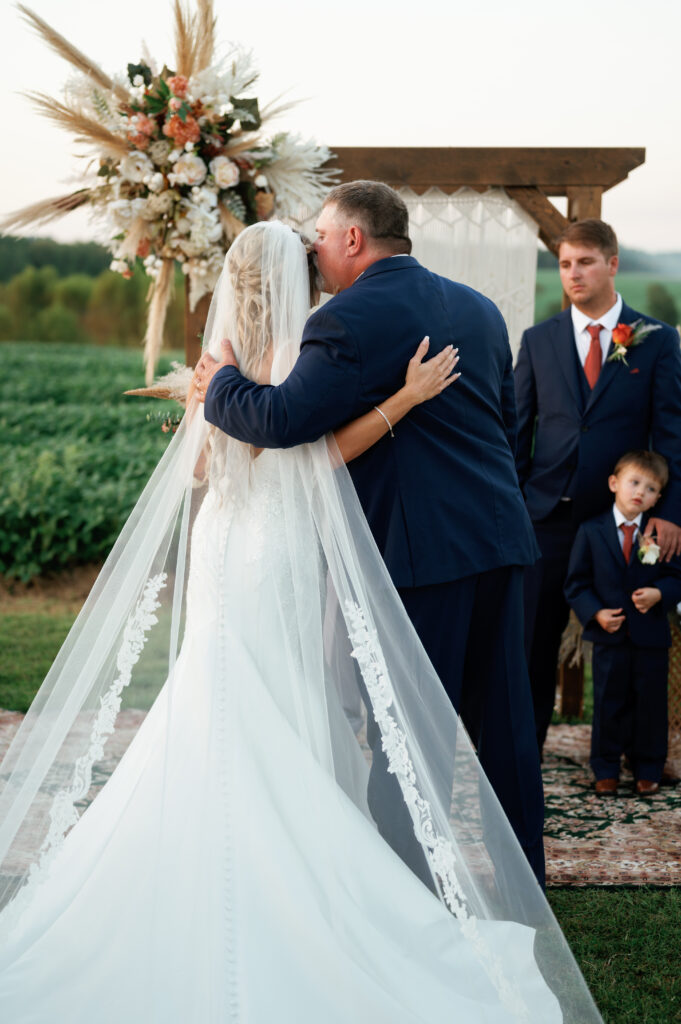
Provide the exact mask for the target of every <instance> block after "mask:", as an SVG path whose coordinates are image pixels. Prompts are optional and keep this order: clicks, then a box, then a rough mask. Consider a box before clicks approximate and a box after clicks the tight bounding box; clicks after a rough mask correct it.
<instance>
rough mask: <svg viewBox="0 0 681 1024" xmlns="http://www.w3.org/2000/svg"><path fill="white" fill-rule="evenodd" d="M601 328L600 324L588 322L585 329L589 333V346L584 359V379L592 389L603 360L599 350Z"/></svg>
mask: <svg viewBox="0 0 681 1024" xmlns="http://www.w3.org/2000/svg"><path fill="white" fill-rule="evenodd" d="M601 330H602V327H601V325H600V324H589V326H588V327H587V331H588V332H589V334H590V335H591V345H590V346H589V351H588V352H587V354H586V359H585V360H584V373H585V374H586V379H587V380H588V382H589V387H590V388H591V390H592V391H593V389H594V388H595V387H596V381H597V380H598V375H599V373H600V372H601V363H602V361H603V356H602V352H601Z"/></svg>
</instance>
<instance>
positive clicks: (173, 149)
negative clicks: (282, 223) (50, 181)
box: [0, 0, 337, 383]
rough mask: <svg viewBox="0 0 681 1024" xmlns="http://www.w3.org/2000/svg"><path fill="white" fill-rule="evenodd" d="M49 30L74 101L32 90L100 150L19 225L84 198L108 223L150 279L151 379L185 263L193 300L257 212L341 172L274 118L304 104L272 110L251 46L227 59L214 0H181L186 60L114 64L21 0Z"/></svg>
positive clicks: (123, 267) (316, 191)
mask: <svg viewBox="0 0 681 1024" xmlns="http://www.w3.org/2000/svg"><path fill="white" fill-rule="evenodd" d="M19 9H20V10H21V12H22V14H23V16H24V18H25V19H26V21H28V23H29V24H30V25H31V27H32V28H34V29H35V31H36V32H37V33H38V34H39V36H40V37H41V38H42V39H43V40H44V41H45V42H46V43H47V44H48V45H49V46H50V47H51V48H52V49H53V50H54V51H55V52H56V53H58V54H59V55H60V56H61V57H63V58H64V59H65V60H67V61H68V62H69V63H70V64H71V65H72V67H73V68H74V69H75V74H74V76H73V77H72V78H71V79H70V80H69V82H68V83H67V85H66V87H65V89H64V97H63V99H62V100H55V99H53V98H52V97H50V96H47V95H45V94H43V93H29V94H28V95H29V98H30V99H31V101H32V102H33V103H34V105H35V106H36V107H37V109H38V110H39V111H40V113H41V114H43V115H44V116H45V117H47V118H48V120H50V121H51V122H52V123H53V124H56V125H58V126H59V127H60V128H64V129H66V130H67V131H69V132H72V133H73V134H74V136H75V141H76V142H77V143H79V144H81V145H83V146H84V147H85V150H86V155H89V156H90V157H91V159H90V160H89V161H88V164H87V169H86V171H85V174H84V176H83V178H84V180H83V185H82V187H80V188H78V189H77V190H76V191H73V192H70V193H68V194H67V195H63V196H57V197H55V198H52V199H47V200H43V201H41V202H38V203H34V204H32V205H30V206H27V207H24V208H23V209H21V210H17V211H15V212H14V213H13V214H10V215H9V216H8V217H6V218H5V219H4V220H3V221H2V222H1V223H0V228H2V230H4V231H7V230H10V229H14V228H22V227H27V226H29V225H38V224H46V223H48V222H50V221H52V220H54V219H56V218H58V217H61V216H63V215H64V214H66V213H68V212H70V211H71V210H75V209H77V208H78V207H81V206H86V205H87V206H89V207H90V208H91V210H92V212H93V215H94V216H95V217H97V218H99V219H101V220H103V221H104V223H105V225H106V228H107V229H108V234H109V241H108V245H109V248H110V251H111V254H112V263H111V268H112V270H115V271H118V272H119V273H121V274H123V276H124V277H129V276H130V275H131V274H132V268H133V266H134V264H135V262H136V261H139V262H141V263H142V265H143V267H144V270H145V273H146V274H147V275H148V276H149V278H150V279H151V284H150V289H149V297H148V317H147V329H146V334H145V339H144V358H145V368H146V378H147V382H148V383H150V382H151V380H152V379H153V374H154V369H155V366H156V362H157V359H158V355H159V352H160V350H161V347H162V344H163V328H164V324H165V318H166V312H167V308H168V303H169V300H170V296H171V293H172V287H173V280H174V274H175V263H176V262H177V263H179V265H180V266H181V268H182V271H183V273H184V274H185V275H186V276H187V278H188V282H189V288H188V301H189V304H190V308H191V309H192V310H193V309H195V307H196V304H197V302H198V301H199V299H201V297H202V296H203V295H205V294H207V293H209V292H211V291H212V290H213V287H214V285H215V282H216V280H217V278H218V275H219V273H220V270H221V269H222V264H223V261H224V256H225V252H226V251H227V249H228V248H229V246H230V244H231V242H232V241H233V240H234V238H235V237H236V235H237V234H238V233H239V232H240V231H241V230H242V229H243V228H244V227H245V226H246V225H247V224H252V223H254V222H255V221H257V220H264V219H267V218H268V217H270V216H272V215H273V214H276V215H277V216H279V217H284V218H285V217H295V216H296V213H297V212H298V211H299V210H300V209H302V208H305V207H307V208H308V209H309V208H310V207H314V206H316V205H319V203H320V201H321V199H322V196H323V194H324V191H325V190H326V189H327V188H328V187H329V186H330V185H331V184H333V183H334V180H335V174H336V173H337V172H331V171H327V170H324V168H323V165H324V164H325V163H326V161H327V160H328V159H329V157H330V156H331V153H330V151H329V150H328V149H327V147H326V146H323V145H318V144H317V143H315V142H307V141H304V140H302V139H300V138H299V137H297V136H294V135H291V134H288V133H283V132H282V133H279V134H275V135H272V136H266V135H265V134H263V128H264V127H265V126H266V125H268V123H269V122H270V121H271V120H272V119H273V118H274V117H275V116H276V115H278V114H281V113H282V112H283V111H284V110H286V109H287V108H288V107H290V106H291V105H292V104H282V105H279V106H269V107H266V108H264V109H262V110H261V108H260V105H259V103H258V100H257V98H255V96H254V95H253V93H252V89H253V86H254V84H255V82H256V81H257V77H258V75H257V71H256V70H255V67H254V64H253V58H252V55H251V54H250V53H247V52H245V51H244V50H242V49H240V48H239V47H232V49H231V50H230V51H229V52H228V53H227V54H226V55H225V56H224V57H223V58H217V57H216V55H215V47H216V38H215V36H216V31H215V30H216V18H215V15H214V11H213V2H212V0H197V2H196V10H195V11H194V12H193V13H191V12H190V11H188V10H187V8H186V7H184V6H183V5H182V3H181V2H180V0H174V4H173V14H174V21H175V67H174V68H173V69H170V68H168V67H167V66H165V65H164V66H163V67H162V68H161V69H160V70H159V69H158V67H157V66H156V64H155V62H154V60H153V58H152V57H151V56H149V55H145V57H144V59H142V60H140V61H139V62H138V63H136V64H128V67H127V74H126V75H124V76H114V77H109V76H108V75H107V74H106V73H105V72H104V71H103V70H102V69H101V68H99V67H98V66H97V65H96V64H95V63H93V62H92V61H91V60H90V59H89V58H88V57H86V56H85V55H84V54H83V53H81V52H80V51H79V50H78V49H76V47H75V46H73V45H72V44H71V43H69V42H68V40H66V39H65V38H64V37H63V36H61V35H60V34H59V33H58V32H56V31H55V30H54V29H53V28H52V27H51V26H50V25H48V24H47V22H45V21H44V20H43V19H42V18H40V17H39V15H37V14H35V12H33V11H31V10H30V9H29V8H27V7H25V6H23V5H21V4H20V5H19Z"/></svg>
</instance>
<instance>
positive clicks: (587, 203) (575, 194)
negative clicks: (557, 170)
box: [566, 185, 603, 221]
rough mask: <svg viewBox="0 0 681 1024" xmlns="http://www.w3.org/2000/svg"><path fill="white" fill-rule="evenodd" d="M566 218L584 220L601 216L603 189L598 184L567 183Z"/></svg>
mask: <svg viewBox="0 0 681 1024" xmlns="http://www.w3.org/2000/svg"><path fill="white" fill-rule="evenodd" d="M566 192H567V198H568V220H570V221H573V220H585V219H586V218H587V217H596V218H597V219H599V218H600V216H601V199H602V196H603V189H602V188H601V187H600V186H598V185H568V187H567V189H566Z"/></svg>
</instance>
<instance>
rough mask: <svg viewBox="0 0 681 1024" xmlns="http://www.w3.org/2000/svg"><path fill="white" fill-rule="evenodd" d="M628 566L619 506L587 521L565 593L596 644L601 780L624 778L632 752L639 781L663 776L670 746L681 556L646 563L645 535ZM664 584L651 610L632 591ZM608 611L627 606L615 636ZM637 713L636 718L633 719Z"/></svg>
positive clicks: (595, 763)
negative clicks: (670, 679) (604, 615)
mask: <svg viewBox="0 0 681 1024" xmlns="http://www.w3.org/2000/svg"><path fill="white" fill-rule="evenodd" d="M646 521H647V517H646V516H644V517H643V519H642V522H641V527H640V531H639V533H638V535H637V542H636V543H635V544H634V547H633V550H632V553H631V560H630V562H629V564H628V565H627V563H626V561H625V558H624V554H623V551H622V547H621V545H620V542H619V537H618V527H617V525H616V523H615V517H614V515H613V512H612V509H610V510H609V511H608V512H604V513H602V514H601V515H599V516H595V517H594V518H593V519H590V520H588V521H587V522H586V523H582V525H581V526H580V527H579V529H578V531H577V536H576V538H575V542H574V546H573V549H572V554H571V556H570V565H569V568H568V575H567V580H566V583H565V596H566V598H567V600H568V603H569V604H570V606H571V607H572V608H574V610H575V612H576V613H577V616H578V618H579V620H580V622H581V623H582V624H583V626H584V639H585V640H591V641H592V642H593V644H594V655H593V677H594V727H593V734H592V767H593V769H594V772H595V774H596V777H597V778H617V777H618V776H619V760H620V755H621V754H622V753H623V752H624V751H625V750H627V752H630V754H631V756H632V759H633V762H634V771H635V774H636V777H637V778H640V779H649V780H651V781H654V782H655V781H659V778H660V776H661V774H662V769H663V767H664V761H665V757H666V750H667V662H668V655H667V649H668V648H669V646H670V644H671V634H670V630H669V622H668V619H667V614H668V612H669V611H670V610H671V609H673V608H674V607H675V606H676V604H677V603H678V602H679V601H681V558H678V557H676V558H673V559H672V560H671V562H668V563H667V562H658V563H656V564H655V565H644V564H643V563H642V562H641V561H640V560H639V558H638V538H640V536H641V532H642V531H644V530H645V525H646ZM641 587H657V588H658V589H659V590H660V592H661V594H662V600H661V601H658V603H657V604H655V605H653V607H652V608H650V609H649V611H647V612H646V613H645V614H644V613H642V612H639V611H637V610H636V608H635V607H634V603H633V601H632V598H631V595H632V593H633V592H634V591H635V590H638V589H639V588H641ZM601 608H622V609H623V613H624V615H625V616H626V618H625V621H624V622H623V624H622V625H621V626H620V628H619V629H618V630H617V631H616V632H615V633H608V632H607V631H606V630H604V629H602V628H601V626H600V625H599V624H598V622H597V621H596V619H595V618H594V616H595V614H596V612H598V611H600V609H601ZM632 718H633V721H632Z"/></svg>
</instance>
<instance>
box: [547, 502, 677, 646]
mask: <svg viewBox="0 0 681 1024" xmlns="http://www.w3.org/2000/svg"><path fill="white" fill-rule="evenodd" d="M645 524H646V517H645V516H644V517H643V520H642V522H641V530H640V532H639V534H638V536H639V537H640V535H641V532H642V531H643V530H645ZM639 587H657V588H658V589H659V590H660V591H661V592H662V600H661V601H658V603H657V604H656V605H653V607H652V608H651V609H650V610H649V611H647V612H646V613H645V614H643V613H642V612H638V611H636V608H635V607H634V603H633V601H632V600H631V595H632V594H633V592H634V591H635V590H638V588H639ZM565 596H566V598H567V601H568V603H569V604H570V606H571V607H572V608H574V610H575V612H576V614H577V617H578V619H579V620H580V622H581V623H582V625H583V626H584V639H585V640H592V641H594V642H595V643H598V644H622V643H624V642H625V641H626V640H630V641H631V642H632V643H634V644H636V646H637V647H669V646H670V644H671V635H670V631H669V621H668V619H667V612H668V611H670V610H671V609H672V608H674V606H675V605H676V604H677V603H678V602H679V601H681V558H678V557H676V558H672V560H671V562H658V563H657V564H656V565H643V563H642V562H641V561H639V558H638V545H637V544H636V545H635V546H634V549H633V551H632V553H631V561H630V562H629V565H627V563H626V562H625V560H624V554H623V552H622V548H621V546H620V542H619V537H618V534H617V525H616V523H615V517H614V515H613V512H612V508H610V509H609V510H608V511H607V512H603V513H602V514H601V515H599V516H595V517H594V518H593V519H589V520H587V522H585V523H582V525H581V526H580V527H579V530H578V531H577V536H576V537H575V542H574V544H573V547H572V553H571V555H570V566H569V569H568V575H567V579H566V582H565ZM601 608H622V609H623V610H624V614H625V616H626V621H625V622H624V623H623V624H622V625H621V626H620V628H619V629H618V630H617V632H616V633H606V631H605V630H604V629H602V628H601V626H599V624H598V623H597V622H596V620H595V619H594V615H595V614H596V612H598V611H600V609H601Z"/></svg>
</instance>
